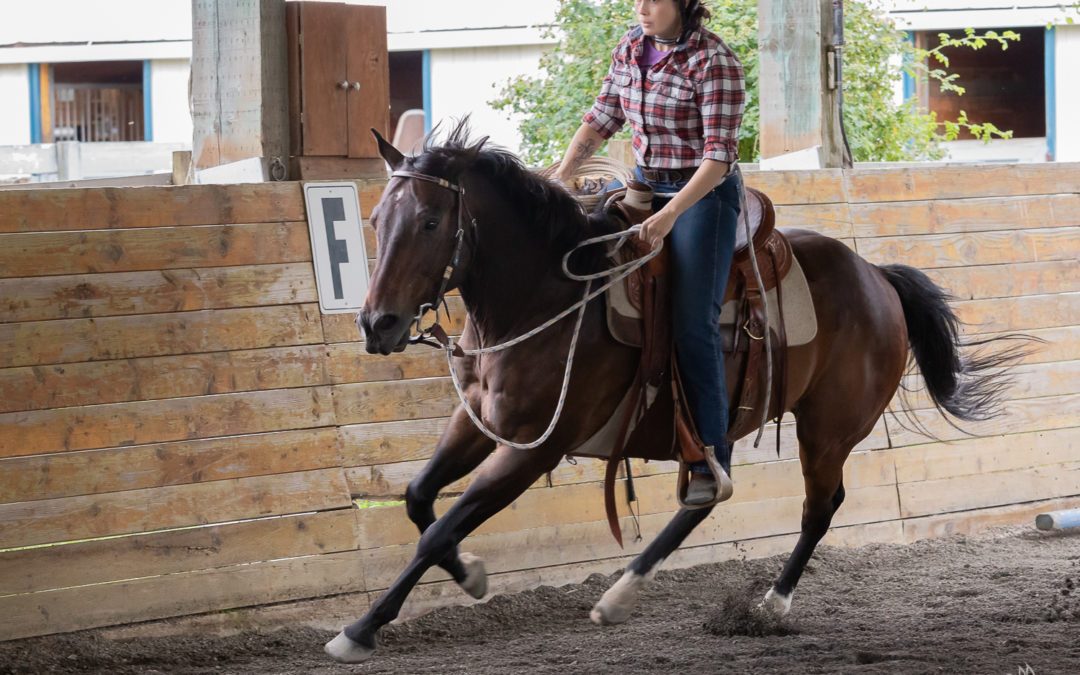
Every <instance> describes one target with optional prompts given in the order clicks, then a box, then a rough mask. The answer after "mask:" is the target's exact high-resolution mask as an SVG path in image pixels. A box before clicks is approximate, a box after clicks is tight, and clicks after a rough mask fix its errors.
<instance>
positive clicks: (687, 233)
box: [637, 169, 742, 474]
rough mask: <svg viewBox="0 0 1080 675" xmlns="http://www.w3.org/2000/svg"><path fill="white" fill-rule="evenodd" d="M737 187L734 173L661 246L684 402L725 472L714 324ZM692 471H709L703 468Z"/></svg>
mask: <svg viewBox="0 0 1080 675" xmlns="http://www.w3.org/2000/svg"><path fill="white" fill-rule="evenodd" d="M637 174H638V176H637V177H638V180H642V181H643V182H646V183H649V181H645V180H644V179H643V178H642V177H641V171H640V169H639V170H638V171H637ZM686 183H687V181H681V182H678V183H649V184H650V185H651V186H652V188H653V190H655V191H656V193H657V194H661V193H671V192H678V191H679V190H680V189H681V188H683V187H685V186H686ZM741 187H742V186H741V185H740V180H739V176H738V175H731V176H728V177H727V178H726V179H725V180H724V182H722V183H721V184H720V185H718V186H716V187H715V188H713V189H712V190H711V191H709V193H708V194H706V195H705V196H704V197H702V198H701V199H700V200H699V201H698V202H697V203H696V204H694V205H693V206H691V207H690V208H689V209H687V210H686V211H685V212H683V214H682V215H680V216H679V218H678V219H677V220H676V221H675V227H673V228H672V230H671V234H670V235H668V237H667V241H666V243H665V245H666V246H669V247H670V250H671V255H672V263H673V267H674V269H673V278H672V322H673V329H674V334H673V337H674V341H675V353H676V355H677V357H678V359H679V364H680V366H681V368H680V375H681V376H682V383H683V388H684V390H685V393H686V399H687V401H686V402H687V405H688V407H689V408H690V413H691V415H693V418H694V423H695V424H696V425H697V430H698V433H699V434H700V435H701V440H702V441H704V443H705V445H711V446H713V447H714V448H715V449H716V459H717V460H718V461H719V463H720V465H721V466H723V467H724V470H725V471H727V472H728V474H730V473H731V448H729V447H728V444H727V425H728V398H727V381H726V379H725V375H724V353H723V349H722V347H721V341H720V329H719V320H720V307H721V304H722V303H723V300H724V290H725V288H726V287H727V280H728V273H729V272H730V271H731V259H732V256H733V255H734V253H735V227H736V224H737V222H738V217H739V190H740V189H741ZM668 201H669V198H666V197H656V198H655V199H653V208H654V209H655V210H657V211H659V210H660V209H661V208H663V206H664V205H665V204H667V203H668ZM695 469H696V470H701V469H704V470H705V471H708V469H707V468H705V467H695Z"/></svg>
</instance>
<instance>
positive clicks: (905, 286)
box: [879, 265, 1041, 423]
mask: <svg viewBox="0 0 1080 675" xmlns="http://www.w3.org/2000/svg"><path fill="white" fill-rule="evenodd" d="M879 268H880V269H881V271H882V272H883V273H884V274H885V278H886V279H888V281H889V283H890V284H892V287H893V288H895V289H896V292H897V294H898V295H899V296H900V305H901V306H902V307H903V309H904V320H905V321H906V322H907V329H908V342H909V343H910V344H911V351H912V352H913V354H914V356H915V362H916V363H917V364H918V366H919V371H920V372H921V373H922V376H923V380H925V382H926V389H927V391H928V393H929V394H930V398H931V399H932V400H933V402H934V405H935V406H936V407H937V409H938V410H939V411H942V412H947V413H949V414H950V415H952V416H953V417H955V418H957V419H959V420H963V421H965V422H976V421H980V420H986V419H989V418H992V417H995V416H997V415H1000V414H1001V412H1002V404H1003V402H1004V399H1005V393H1006V391H1007V389H1008V387H1009V385H1010V384H1011V378H1010V377H1009V374H1008V370H1009V368H1010V367H1011V366H1014V365H1016V364H1017V362H1019V361H1020V360H1021V359H1023V358H1024V357H1025V356H1026V355H1027V354H1029V353H1030V345H1031V344H1032V342H1041V340H1038V339H1037V338H1033V337H1031V336H1028V335H1022V334H1018V333H1014V334H1009V335H1003V336H998V337H993V338H988V339H984V340H970V341H965V340H963V339H962V338H961V337H960V319H959V318H958V317H957V316H956V314H955V313H954V312H953V311H952V308H951V307H949V304H948V300H950V299H951V296H949V294H948V293H946V292H945V291H944V290H942V289H941V288H939V287H938V286H937V285H936V284H934V282H933V281H931V280H930V278H929V277H928V276H926V275H925V274H923V273H922V272H920V271H919V270H917V269H915V268H914V267H908V266H907V265H880V266H879ZM1009 343H1011V344H1009ZM903 403H904V406H905V412H907V413H909V419H910V418H911V415H910V412H911V411H910V409H908V408H907V404H906V401H905V402H903ZM916 423H917V422H916Z"/></svg>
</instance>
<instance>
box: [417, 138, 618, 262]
mask: <svg viewBox="0 0 1080 675" xmlns="http://www.w3.org/2000/svg"><path fill="white" fill-rule="evenodd" d="M437 133H438V129H437V128H436V129H434V130H432V131H431V133H429V134H428V135H427V136H425V138H424V144H423V149H422V151H421V153H420V154H418V155H415V156H412V157H406V158H405V166H404V167H403V168H406V169H408V170H410V171H418V172H422V173H430V174H432V175H436V176H440V177H444V178H447V179H454V178H456V177H457V175H459V174H460V173H461V172H463V171H465V170H467V169H473V170H475V171H477V172H479V173H481V174H483V175H484V176H485V177H487V178H488V179H489V180H491V181H492V182H493V183H494V184H495V185H497V186H498V187H499V189H500V190H501V191H502V192H503V194H505V195H507V196H508V197H509V200H510V201H511V202H512V203H514V204H520V205H522V210H523V212H524V213H525V214H526V217H527V221H528V226H529V227H531V228H533V230H534V231H537V230H538V231H539V233H541V234H542V235H543V236H544V237H545V238H546V239H547V241H548V243H549V244H550V246H551V248H552V251H553V252H554V253H556V254H557V255H558V256H560V257H561V256H562V254H563V253H565V252H566V251H568V250H570V249H571V248H573V247H574V245H575V244H577V243H578V242H580V241H582V240H583V239H587V238H588V237H593V236H596V235H598V234H606V233H608V232H612V231H614V230H615V229H616V227H615V225H614V224H613V223H612V222H611V221H610V219H609V218H608V217H607V216H606V215H604V214H603V212H602V211H601V210H600V209H597V210H596V211H594V212H593V213H591V214H589V213H586V212H585V209H584V208H583V207H582V205H581V203H580V202H579V201H578V200H577V199H575V198H574V197H573V196H572V195H571V194H570V193H569V192H568V191H567V190H566V189H565V188H563V187H562V186H561V185H559V184H557V183H555V182H553V181H550V180H548V179H546V178H544V177H543V176H541V175H539V174H538V173H536V172H534V171H530V170H529V169H528V168H526V167H525V164H524V163H523V162H522V161H521V159H520V158H519V157H518V156H517V155H515V154H514V153H512V152H510V151H509V150H507V149H505V148H502V147H499V146H497V145H494V144H488V143H486V142H485V141H471V140H470V134H471V131H470V128H469V118H468V117H465V118H463V119H461V120H460V121H458V122H457V123H456V124H455V125H454V127H453V128H452V129H451V130H450V132H449V133H448V134H447V135H446V136H445V138H442V139H437V136H436V134H437ZM485 140H486V139H485ZM478 143H479V144H481V148H480V150H479V152H478V153H476V159H475V161H474V162H472V163H471V164H470V165H469V166H464V165H463V163H464V162H467V161H470V154H471V153H470V151H471V150H472V149H473V148H474V147H475V146H476V145H477V144H478ZM588 248H589V249H591V250H583V251H582V252H581V253H580V254H577V255H575V256H574V271H576V272H582V271H595V270H598V269H603V268H605V267H607V266H608V265H610V261H609V260H608V259H607V258H606V255H605V251H604V250H603V249H604V247H602V246H593V247H588ZM579 268H580V269H579Z"/></svg>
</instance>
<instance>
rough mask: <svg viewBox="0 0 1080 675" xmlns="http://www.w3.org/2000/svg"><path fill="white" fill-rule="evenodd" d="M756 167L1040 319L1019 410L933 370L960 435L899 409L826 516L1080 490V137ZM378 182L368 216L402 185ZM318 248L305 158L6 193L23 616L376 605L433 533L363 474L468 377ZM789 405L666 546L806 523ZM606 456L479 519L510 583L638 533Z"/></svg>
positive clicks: (482, 539) (933, 517)
mask: <svg viewBox="0 0 1080 675" xmlns="http://www.w3.org/2000/svg"><path fill="white" fill-rule="evenodd" d="M748 180H749V182H750V183H751V184H753V185H755V186H757V187H759V188H761V189H764V190H765V191H767V192H768V193H769V194H770V195H772V196H773V198H774V199H775V200H776V202H777V204H778V205H779V206H778V214H779V220H780V222H781V224H784V225H798V226H802V227H810V228H813V229H816V230H819V231H821V232H824V233H826V234H829V235H831V236H834V237H837V238H839V239H841V240H843V241H844V242H845V243H847V244H848V245H849V246H851V247H853V248H854V249H855V250H857V251H858V252H859V253H860V254H862V255H863V256H865V257H867V258H868V259H870V260H871V261H874V262H882V263H884V262H905V263H908V264H912V265H915V266H918V267H921V268H923V269H925V270H927V271H928V273H929V274H931V276H932V277H933V278H934V279H935V280H936V281H938V282H939V283H941V284H944V285H945V286H948V287H949V288H951V289H953V291H954V292H955V293H956V294H957V295H958V296H959V297H960V299H959V300H957V301H956V303H955V307H956V309H957V311H958V313H959V314H960V316H961V317H962V318H963V319H964V320H965V321H966V322H968V323H969V324H970V327H969V331H970V332H971V333H977V334H980V335H988V334H995V333H1001V332H1006V331H1014V330H1020V331H1024V332H1027V333H1030V334H1032V335H1036V336H1039V337H1041V338H1043V339H1045V340H1047V343H1046V345H1045V346H1044V347H1043V348H1042V349H1040V350H1039V351H1038V352H1037V353H1036V354H1034V355H1033V356H1032V357H1031V358H1029V359H1028V360H1027V362H1026V363H1025V364H1024V365H1023V366H1022V367H1021V368H1020V369H1019V370H1018V373H1017V381H1016V385H1015V387H1014V389H1013V390H1012V393H1011V399H1012V400H1011V401H1010V403H1009V404H1008V415H1007V416H1005V417H1003V418H1000V419H997V420H994V421H992V422H989V423H986V424H981V425H974V426H972V429H973V430H975V431H978V432H979V433H982V434H986V435H987V436H986V437H984V438H967V437H964V436H963V435H962V434H961V433H960V432H958V431H956V430H955V429H953V428H952V427H950V426H949V425H948V424H946V423H945V422H944V421H943V420H941V419H940V418H939V417H937V416H936V413H934V412H933V411H932V410H931V409H929V404H928V403H927V402H926V400H925V398H924V397H920V396H918V395H916V397H915V402H916V407H917V408H919V410H918V412H917V414H918V417H919V419H920V420H921V421H922V422H923V423H925V424H926V426H927V427H929V429H931V430H932V431H933V432H934V433H936V434H937V435H939V436H941V437H943V438H947V439H954V440H955V442H953V443H949V444H945V443H938V442H929V441H928V440H927V439H926V438H924V437H921V436H918V435H916V434H913V433H911V432H910V431H907V430H905V429H903V428H902V427H901V426H899V425H898V424H897V423H896V421H895V420H894V419H893V418H891V417H889V416H888V415H886V417H885V418H883V419H882V420H881V421H879V423H878V425H877V427H876V429H875V430H874V432H873V433H872V434H871V435H870V437H869V438H867V439H866V440H865V441H864V442H863V443H861V444H860V446H859V447H858V449H857V452H856V453H854V454H853V456H852V458H851V460H850V461H849V462H848V465H847V472H846V476H845V485H846V486H847V489H848V497H847V501H846V502H845V504H844V507H843V508H842V509H841V510H840V512H839V514H838V516H837V521H836V527H834V529H833V531H832V533H831V534H830V535H829V538H828V540H827V541H828V542H829V543H839V544H859V543H864V542H905V541H911V540H914V539H917V538H922V537H928V536H935V535H940V534H943V533H947V532H951V531H956V530H965V529H969V528H975V527H982V526H986V525H990V524H996V523H1013V522H1030V520H1031V518H1032V517H1033V516H1034V514H1035V513H1036V512H1038V511H1040V510H1043V509H1049V508H1064V507H1071V506H1080V429H1078V427H1080V377H1078V374H1080V264H1078V257H1080V194H1078V192H1077V190H1078V188H1077V186H1078V185H1080V165H1076V164H1072V165H1020V166H978V167H963V168H954V167H944V168H908V169H877V170H864V169H859V170H855V171H851V172H841V171H838V170H832V171H814V172H774V173H755V174H750V175H749V176H748ZM360 187H361V192H362V198H361V202H362V204H361V206H362V211H363V213H364V215H365V216H366V215H367V214H368V213H369V212H370V209H371V207H372V205H373V204H374V202H375V201H376V200H377V198H378V195H379V193H380V188H381V186H380V185H379V184H367V183H362V184H360ZM368 234H369V241H368V250H369V251H374V250H375V247H374V245H373V242H372V241H371V237H370V232H369V233H368ZM310 256H311V253H310V246H309V243H308V231H307V225H306V223H305V221H304V210H303V202H302V196H301V189H300V186H299V185H298V184H296V183H284V184H280V183H279V184H266V185H242V186H241V185H238V186H184V187H145V188H121V189H109V188H105V189H82V190H51V191H16V192H0V639H4V638H16V637H22V636H30V635H39V634H47V633H56V632H64V631H72V630H78V629H83V628H89V627H95V626H104V625H112V624H118V623H125V622H133V621H143V620H149V619H157V618H162V617H171V616H179V615H184V614H195V613H203V612H209V611H215V610H222V609H227V608H235V607H244V606H252V605H259V604H263V603H268V602H280V601H285V600H292V599H299V598H311V597H318V596H325V595H332V594H339V593H357V594H358V595H357V596H356V597H357V598H358V600H357V612H358V613H360V612H362V611H363V610H364V609H365V607H366V605H367V603H368V602H369V601H370V600H372V599H373V598H374V597H376V596H377V594H378V593H379V592H380V591H381V589H384V588H386V587H387V585H388V584H389V583H390V582H391V581H392V580H393V579H394V578H395V577H396V576H397V574H398V573H399V572H400V571H401V570H402V568H403V566H404V564H405V562H406V561H407V559H408V558H410V557H411V555H412V552H413V548H414V544H415V542H416V540H417V533H416V531H415V529H414V528H413V527H412V525H411V524H410V523H409V522H408V520H407V518H406V517H405V513H404V508H403V507H402V506H400V505H399V506H386V507H380V508H363V509H360V508H357V507H356V506H355V504H354V503H353V499H355V498H360V499H368V500H391V499H396V498H400V495H401V494H402V492H403V490H404V487H405V485H406V484H407V482H408V480H409V478H410V477H411V476H413V475H414V474H415V472H416V471H417V469H418V468H419V467H420V466H421V465H422V463H423V462H424V461H425V459H426V458H427V457H428V456H429V454H430V452H431V450H432V447H433V445H434V442H435V440H436V438H437V436H438V434H439V433H440V431H441V430H442V428H443V426H444V424H445V422H446V416H447V415H448V414H449V413H450V411H451V410H452V409H453V407H454V403H455V396H454V393H453V391H452V389H451V386H450V384H449V380H448V378H447V377H446V371H445V364H444V363H443V361H442V356H441V355H440V354H439V353H438V352H435V351H434V350H430V349H416V350H412V349H410V350H409V351H407V352H405V353H403V354H400V355H395V356H393V357H373V356H369V355H368V354H366V353H365V352H364V350H363V345H362V343H360V342H358V338H359V336H358V334H357V332H356V329H355V327H354V326H353V323H352V317H351V316H349V315H321V314H320V312H319V309H318V304H317V298H316V292H315V283H314V274H313V270H312V266H311V262H310ZM454 300H455V301H456V302H454V303H452V304H453V307H454V309H455V325H456V326H458V328H460V325H461V321H462V308H461V306H460V301H459V300H458V299H457V298H454ZM783 433H784V439H785V442H784V448H783V453H782V456H781V457H780V458H779V459H778V458H777V457H776V456H775V454H774V451H773V449H772V447H771V443H763V444H762V447H761V448H759V449H756V450H755V449H753V448H751V447H750V446H749V445H748V444H747V443H745V442H741V443H740V444H739V445H738V446H737V448H736V451H735V461H736V464H737V466H736V467H735V470H734V476H735V481H736V486H737V489H736V492H735V497H734V498H733V499H732V500H731V501H730V502H728V503H727V504H725V505H724V506H722V507H721V508H719V509H717V511H716V513H715V514H714V515H713V516H712V517H711V518H710V519H709V520H707V521H706V522H705V523H704V525H703V526H702V527H701V528H699V530H698V531H696V532H695V533H694V534H693V535H692V536H691V538H690V539H689V540H688V541H687V543H686V546H684V548H683V549H682V550H681V551H680V552H678V553H677V554H676V555H675V556H673V558H672V559H671V560H670V561H669V562H668V563H667V564H668V565H669V566H678V565H687V564H694V563H698V562H706V561H713V560H719V559H723V558H727V557H732V556H736V555H749V556H754V555H769V554H773V553H777V552H786V551H788V550H790V547H791V546H792V545H793V543H794V537H795V534H794V533H796V532H797V530H798V526H799V516H800V511H801V502H802V489H803V488H802V480H801V475H800V471H799V466H798V463H797V459H795V457H796V448H795V443H794V438H793V437H794V431H793V428H792V425H791V423H790V422H785V425H784V429H783ZM601 470H602V465H601V464H600V463H598V462H592V461H582V462H579V463H578V464H576V465H570V464H567V463H563V464H562V465H560V466H559V468H558V469H557V470H556V471H555V473H554V475H553V481H552V486H550V487H549V486H548V485H547V482H546V481H541V482H540V483H538V484H537V485H536V486H534V487H533V488H532V489H530V490H529V491H528V492H527V493H526V494H525V495H523V496H522V497H521V498H520V499H519V500H518V501H517V503H516V506H515V507H513V508H510V509H507V510H506V511H505V512H504V513H502V514H500V515H498V516H497V517H495V518H493V519H492V520H491V521H490V522H488V523H487V524H485V525H484V526H483V527H482V528H481V529H480V530H479V531H478V532H477V533H475V534H474V535H473V536H471V537H470V538H469V539H468V540H467V541H466V543H465V545H464V549H465V550H470V551H473V552H475V553H477V554H479V555H481V556H483V557H484V558H485V559H486V561H487V565H488V571H489V573H491V575H492V577H491V588H492V590H493V591H494V592H499V591H506V590H516V589H521V588H526V587H530V586H535V585H536V584H539V583H548V584H552V583H560V582H564V581H574V580H581V579H582V578H584V577H585V576H586V575H587V574H589V573H591V572H597V571H598V572H610V571H613V570H615V569H617V568H618V567H620V566H621V565H623V564H624V563H625V561H626V560H627V559H628V556H630V555H632V554H634V553H636V552H637V551H639V550H640V549H641V548H642V546H643V545H644V542H642V543H630V544H629V545H628V546H627V548H626V549H625V550H621V549H619V548H618V547H617V546H616V545H615V543H614V542H613V541H612V539H611V537H610V534H608V532H607V525H606V523H605V522H604V520H603V518H604V515H603V502H602V498H601V487H600V485H599V482H598V481H599V479H600V477H601ZM670 470H671V467H670V466H669V465H666V464H663V463H660V464H657V463H652V464H647V465H646V464H638V465H637V466H636V469H635V471H636V473H637V475H639V476H640V478H638V479H637V481H636V487H637V492H638V495H639V499H640V502H639V505H640V513H639V515H640V519H639V524H640V528H641V532H642V534H643V536H644V539H645V542H647V541H648V540H649V539H650V538H651V537H652V536H653V535H654V534H655V533H656V532H657V531H658V530H659V529H660V528H661V527H662V526H663V525H664V524H665V523H666V522H667V521H668V519H669V517H670V512H671V511H672V510H673V508H674V499H673V490H674V478H673V476H672V475H671V474H670V473H669V472H670ZM464 484H465V483H464V481H463V482H461V483H459V484H457V485H455V486H453V487H452V488H451V490H460V489H461V487H462V486H463V485H464ZM620 494H622V491H621V490H620ZM451 499H452V498H447V499H445V500H441V501H440V506H439V509H440V512H442V511H443V510H445V508H446V506H447V505H448V504H449V503H450V501H451ZM624 515H625V509H624ZM622 523H623V528H624V533H625V535H626V538H627V541H629V542H634V536H633V535H634V528H635V523H634V521H633V520H632V519H631V518H629V517H624V518H623V520H622ZM445 579H446V577H445V575H443V574H442V572H441V571H433V572H431V573H430V574H429V575H428V577H426V578H425V580H426V581H427V582H429V583H426V584H425V585H424V586H422V587H420V588H418V589H417V591H415V592H414V596H413V600H411V601H410V604H409V605H408V606H407V608H406V612H416V611H420V610H421V609H423V608H424V607H428V606H431V605H432V604H437V603H440V602H460V601H463V600H464V595H463V594H462V593H460V591H458V590H457V589H456V587H455V586H453V585H452V584H450V583H448V582H446V581H445Z"/></svg>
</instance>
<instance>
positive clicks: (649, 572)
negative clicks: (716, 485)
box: [589, 506, 713, 626]
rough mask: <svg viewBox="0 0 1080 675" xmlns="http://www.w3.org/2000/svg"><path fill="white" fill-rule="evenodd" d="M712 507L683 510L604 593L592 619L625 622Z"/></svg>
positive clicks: (592, 613)
mask: <svg viewBox="0 0 1080 675" xmlns="http://www.w3.org/2000/svg"><path fill="white" fill-rule="evenodd" d="M712 509H713V507H711V506H710V507H708V508H703V509H692V510H688V509H680V510H679V512H678V513H676V514H675V517H674V518H672V519H671V522H670V523H668V524H667V527H665V528H664V530H663V531H662V532H661V533H660V535H659V536H657V537H656V539H654V540H653V541H652V543H651V544H649V545H648V547H646V548H645V550H644V551H642V552H641V555H639V556H638V557H636V558H634V560H633V561H632V562H631V563H630V564H629V565H627V566H626V572H625V573H624V574H623V575H622V577H621V578H620V579H619V580H618V581H616V582H615V585H613V586H612V587H611V588H609V589H607V591H605V592H604V595H602V596H601V597H600V600H599V602H597V603H596V606H594V607H593V609H592V612H590V613H589V618H590V619H592V620H593V622H594V623H598V624H600V625H601V626H607V625H611V624H616V623H622V622H623V621H626V620H627V619H628V618H630V613H631V612H633V611H634V606H635V605H637V601H638V596H639V595H640V593H641V589H642V588H644V587H645V582H647V581H648V580H649V579H652V577H653V575H654V574H655V573H656V570H658V569H659V568H660V564H661V563H663V562H664V560H665V559H666V558H667V557H668V556H669V555H671V554H672V552H674V551H675V549H677V548H679V546H681V545H682V543H683V541H684V540H685V539H686V537H687V535H689V534H690V533H691V532H692V531H693V530H694V528H695V527H697V526H698V525H699V524H700V523H701V521H703V520H705V518H707V517H708V516H709V514H710V513H712Z"/></svg>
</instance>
